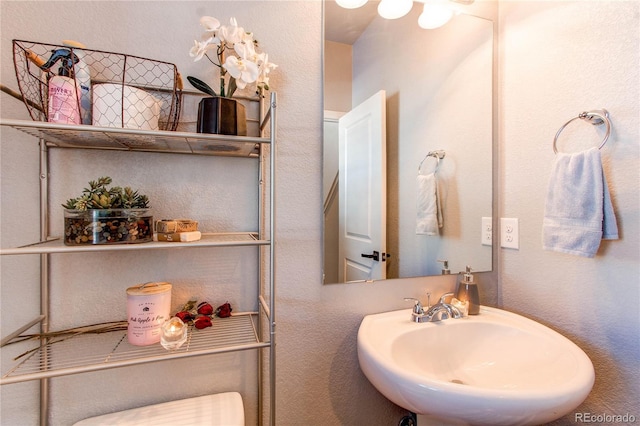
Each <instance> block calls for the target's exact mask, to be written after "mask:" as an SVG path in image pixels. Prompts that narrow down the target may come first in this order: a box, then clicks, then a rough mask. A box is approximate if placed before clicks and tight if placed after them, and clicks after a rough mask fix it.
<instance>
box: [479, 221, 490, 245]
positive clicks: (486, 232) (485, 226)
mask: <svg viewBox="0 0 640 426" xmlns="http://www.w3.org/2000/svg"><path fill="white" fill-rule="evenodd" d="M480 239H481V243H482V245H483V246H490V245H491V244H492V243H493V223H492V221H491V218H490V217H483V218H482V229H480Z"/></svg>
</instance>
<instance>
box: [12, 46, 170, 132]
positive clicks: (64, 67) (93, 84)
mask: <svg viewBox="0 0 640 426" xmlns="http://www.w3.org/2000/svg"><path fill="white" fill-rule="evenodd" d="M13 62H14V66H15V71H16V78H17V80H18V86H19V88H20V93H21V94H22V97H23V100H24V103H25V105H26V107H27V110H28V111H29V115H30V116H31V118H32V119H33V120H35V121H49V122H54V123H63V124H91V125H94V126H98V127H117V128H128V129H142V130H176V127H177V126H178V120H179V118H180V109H181V100H182V91H181V88H182V82H181V78H180V74H179V73H178V69H177V68H176V66H175V65H174V64H171V63H168V62H162V61H157V60H153V59H147V58H141V57H138V56H132V55H126V54H122V53H113V52H105V51H100V50H89V49H80V48H77V47H69V46H62V45H55V44H47V43H39V42H32V41H24V40H13Z"/></svg>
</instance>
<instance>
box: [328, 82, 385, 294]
mask: <svg viewBox="0 0 640 426" xmlns="http://www.w3.org/2000/svg"><path fill="white" fill-rule="evenodd" d="M385 102H386V97H385V92H384V90H382V91H379V92H378V93H376V94H375V95H373V96H372V97H370V98H369V99H367V100H366V101H364V102H363V103H361V104H360V105H358V106H357V107H355V108H354V109H353V110H351V111H350V112H348V113H347V114H345V115H344V116H343V117H342V118H340V121H339V125H338V129H339V169H338V181H339V200H340V201H339V211H340V214H339V220H338V235H339V237H338V268H339V269H338V279H339V281H340V282H351V281H363V280H364V281H367V280H381V279H385V278H386V252H387V248H386V245H387V241H386V239H387V236H386V223H387V221H386V210H387V175H386V166H387V164H386V127H385V124H386V114H385ZM328 266H329V267H332V266H331V265H328Z"/></svg>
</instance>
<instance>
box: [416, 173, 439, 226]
mask: <svg viewBox="0 0 640 426" xmlns="http://www.w3.org/2000/svg"><path fill="white" fill-rule="evenodd" d="M416 186H417V193H416V198H417V205H416V208H417V220H416V234H418V235H438V234H439V229H440V228H442V225H443V220H442V208H441V205H440V194H439V191H438V178H437V177H436V174H435V173H430V174H428V175H418V177H417V179H416Z"/></svg>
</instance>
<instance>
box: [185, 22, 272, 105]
mask: <svg viewBox="0 0 640 426" xmlns="http://www.w3.org/2000/svg"><path fill="white" fill-rule="evenodd" d="M200 25H201V26H202V27H203V28H204V30H205V31H204V33H203V34H202V37H201V40H200V41H197V40H196V41H194V45H193V47H192V48H191V49H190V50H189V55H190V56H191V57H192V58H194V61H199V60H201V59H202V58H203V57H207V58H208V59H209V60H210V61H211V63H212V64H213V65H215V66H216V67H221V68H220V70H219V77H220V92H219V93H220V95H221V96H226V97H232V96H233V94H234V93H235V91H236V89H244V88H246V87H247V84H249V83H255V84H256V86H257V88H258V90H259V92H260V93H262V91H263V90H265V89H266V90H269V73H270V72H271V71H272V70H274V69H275V68H276V67H277V65H276V64H273V63H271V62H269V60H268V57H267V55H266V54H265V53H258V43H257V42H256V41H255V40H254V36H253V33H251V32H247V31H245V30H244V28H242V27H240V26H238V22H237V21H236V19H235V18H230V19H229V24H228V25H221V24H220V21H219V20H218V19H216V18H214V17H211V16H203V17H202V18H200ZM210 51H211V52H210ZM227 74H229V75H227ZM194 78H195V77H194ZM190 81H191V80H190ZM196 88H198V87H197V86H196ZM206 93H209V92H206Z"/></svg>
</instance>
